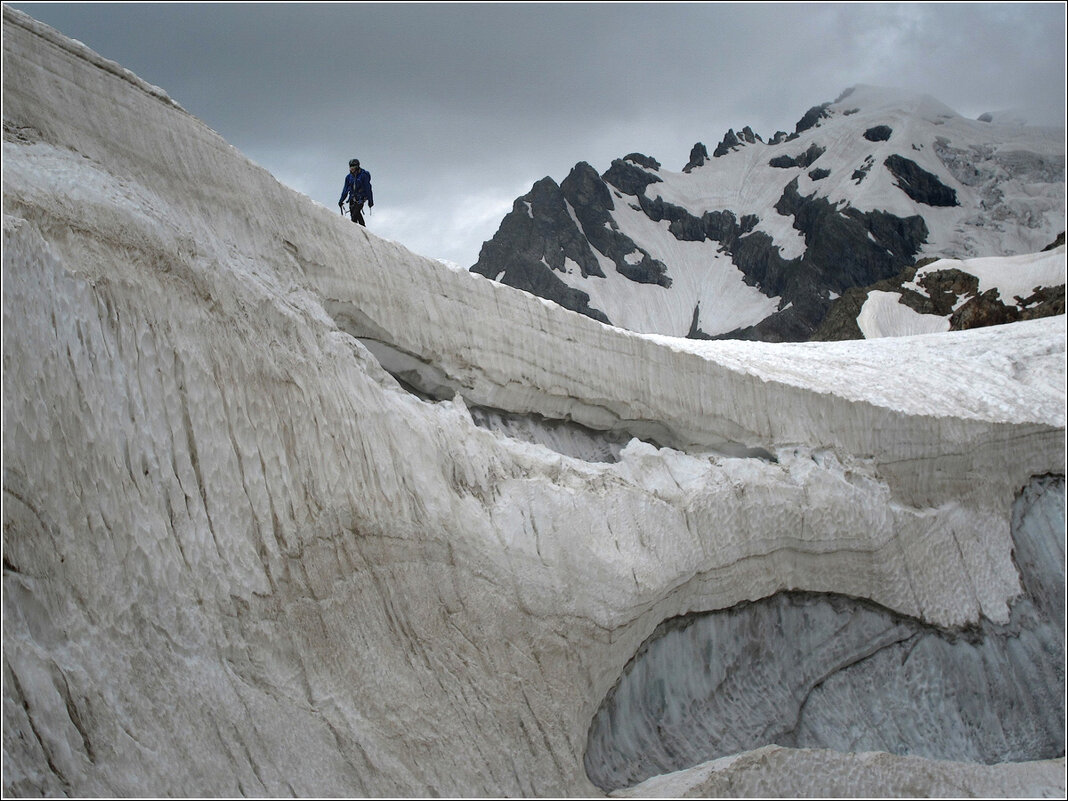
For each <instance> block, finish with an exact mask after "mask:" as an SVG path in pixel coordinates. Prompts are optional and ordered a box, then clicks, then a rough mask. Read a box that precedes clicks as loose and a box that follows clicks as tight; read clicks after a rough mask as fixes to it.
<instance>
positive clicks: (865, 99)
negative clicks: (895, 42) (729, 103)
mask: <svg viewBox="0 0 1068 801" xmlns="http://www.w3.org/2000/svg"><path fill="white" fill-rule="evenodd" d="M1002 119H1003V118H1002V117H1001V116H998V117H995V116H993V115H984V117H983V118H982V119H980V120H967V119H964V118H962V117H961V116H960V115H958V114H956V113H955V112H954V111H952V110H951V109H949V108H948V107H946V106H945V105H943V104H942V103H940V102H938V101H936V100H934V99H932V98H930V97H927V96H919V97H917V96H912V95H908V94H905V93H902V92H900V91H896V90H891V89H886V88H880V87H872V86H856V87H853V88H852V89H849V90H847V91H846V92H844V93H843V94H842V95H841V96H840V97H839V98H838V99H837V100H836V101H834V102H833V103H823V104H822V105H819V106H816V107H813V108H812V109H810V110H809V111H808V112H807V113H806V114H805V115H804V116H803V117H802V118H801V120H800V121H799V122H798V123H797V125H796V129H795V131H794V133H792V134H786V133H784V132H778V133H776V134H775V136H773V137H771V138H770V139H769V140H768V141H766V142H765V141H764V140H763V139H762V138H761V137H760V136H758V135H757V134H754V133H753V131H752V130H751V129H750V128H748V127H746V128H743V129H742V131H741V132H740V133H735V131H733V130H731V131H728V132H727V134H726V136H725V137H724V139H723V141H722V142H720V144H719V145H718V146H717V147H716V148H715V149H714V151H713V153H712V155H711V156H710V155H709V153H708V149H707V148H706V147H705V145H704V144H702V143H700V142H699V143H697V144H696V145H695V146H694V148H693V151H692V153H691V156H690V161H689V163H688V164H686V165H685V166H684V167H683V168H682V171H681V172H672V171H670V170H667V169H664V168H663V166H662V165H661V164H660V163H659V162H658V161H657V160H656V159H654V158H651V157H648V156H645V155H642V154H637V153H634V154H631V155H629V156H626V157H625V158H622V159H618V160H616V161H613V162H612V165H611V167H610V168H609V169H608V170H607V171H605V172H604V173H603V174H600V175H599V174H598V173H597V171H596V170H595V169H594V168H593V167H592V166H590V165H589V164H587V163H580V164H578V165H576V166H575V168H574V169H573V170H572V171H571V173H570V174H569V175H568V176H567V178H565V179H564V180H563V181H561V182H560V183H559V184H557V183H556V182H555V181H553V180H552V179H551V178H544V179H542V180H541V181H539V182H538V183H536V184H535V185H534V187H533V188H532V189H531V191H530V192H529V193H528V194H527V195H524V196H523V197H521V198H519V199H518V200H516V202H515V205H514V207H513V210H512V211H511V213H509V215H508V216H507V217H505V219H504V220H503V221H502V223H501V227H500V229H499V230H498V232H497V233H496V235H495V236H494V237H493V239H491V240H490V241H488V242H486V243H485V244H484V245H483V248H482V252H481V254H480V255H479V260H478V263H477V264H475V265H474V266H473V267H472V268H471V269H472V271H474V272H476V273H478V274H481V275H484V276H487V277H489V278H492V279H495V280H498V281H501V282H503V283H506V284H508V285H511V286H515V287H518V288H521V289H524V290H527V291H530V292H533V293H534V294H537V295H540V296H542V297H545V298H549V299H551V300H553V301H555V302H557V303H560V304H561V305H564V306H566V307H567V308H570V309H573V310H575V311H579V312H582V313H583V314H587V315H589V316H591V317H594V318H595V319H599V320H602V321H605V322H611V323H612V324H614V325H617V326H621V327H624V328H628V329H630V330H633V331H640V332H646V333H661V334H668V335H672V336H691V337H698V338H707V337H732V338H744V339H764V340H771V341H781V340H787V341H797V340H807V339H810V338H818V339H830V338H847V337H854V336H859V332H858V330H857V323H856V319H857V317H856V315H857V307H858V306H859V305H860V303H862V302H863V298H865V297H866V296H867V294H868V292H869V291H871V289H870V288H871V287H872V285H875V284H877V283H879V282H884V281H887V280H896V282H897V283H896V285H897V286H900V285H901V284H902V283H904V282H906V281H908V280H909V277H908V276H906V275H904V274H903V272H904V271H905V270H906V269H907V268H911V267H914V266H915V264H916V262H917V261H920V260H924V259H932V258H950V259H957V260H966V259H973V258H991V257H998V256H1020V255H1025V254H1030V253H1035V252H1038V251H1041V250H1043V249H1044V248H1046V247H1047V246H1049V245H1051V244H1052V243H1053V242H1054V241H1055V240H1056V238H1057V236H1058V235H1061V236H1062V237H1063V232H1064V228H1065V140H1064V130H1063V129H1051V128H1039V127H1032V126H1026V125H1023V124H1021V123H1018V122H1016V121H1014V120H1013V118H1011V117H1008V118H1007V121H1005V122H1002V121H1001V120H1002ZM1062 241H1063V240H1062ZM1059 263H1060V269H1059V271H1058V270H1053V271H1052V272H1050V271H1046V272H1043V274H1042V275H1041V276H1039V278H1040V279H1041V282H1040V283H1039V284H1035V285H1033V286H1028V287H1026V289H1025V290H1024V295H1023V298H1022V299H1020V300H1017V299H1016V298H1014V297H1012V296H1008V297H1006V296H1005V295H999V296H988V297H987V298H986V300H985V301H984V302H983V303H984V305H985V306H986V307H987V308H986V310H985V314H984V315H981V316H980V315H975V314H971V315H969V314H967V313H966V314H965V315H964V318H965V319H966V320H968V321H971V323H972V324H976V325H977V324H980V323H979V322H978V320H979V319H980V318H981V319H982V320H985V321H986V323H987V324H989V323H990V322H999V323H1000V322H1009V321H1012V320H1016V319H1026V318H1029V317H1037V316H1044V315H1048V314H1058V313H1063V311H1064V289H1063V286H1064V282H1065V279H1064V263H1065V262H1064V252H1063V250H1062V251H1060V262H1059ZM965 266H966V265H965ZM987 268H988V269H989V263H988V264H987ZM955 269H956V270H958V271H959V270H961V269H964V266H962V265H961V264H957V265H955ZM1005 269H1007V270H1011V269H1013V266H1012V265H1008V266H1006V268H1005ZM1057 287H1059V290H1058V289H1057ZM1040 289H1041V290H1042V292H1043V296H1042V297H1041V298H1036V299H1034V300H1032V301H1030V303H1027V302H1026V299H1028V298H1031V297H1032V296H1033V295H1035V294H1036V292H1038V290H1040ZM847 291H849V292H851V297H850V299H849V301H847V302H846V303H838V301H839V299H840V298H841V296H843V295H844V294H845V293H846V292H847ZM882 291H885V289H883V290H882ZM974 297H975V296H974V295H972V294H968V293H967V292H965V291H964V290H962V291H961V292H960V293H959V294H958V295H956V296H955V298H954V301H953V304H952V305H954V306H957V307H959V306H962V305H964V304H965V303H967V302H969V301H971V300H972V299H973V298H974ZM931 313H934V312H931ZM828 314H831V315H832V321H831V323H829V324H828V325H827V326H823V323H824V322H825V321H826V318H827V317H828ZM939 316H943V317H944V316H946V315H945V314H941V313H939ZM834 321H837V322H836V323H835V322H834ZM847 323H848V324H847ZM919 325H920V326H921V327H925V328H926V329H927V330H935V329H936V328H939V325H940V323H939V322H936V321H933V320H921V321H920V322H919ZM821 326H822V327H821ZM962 327H966V324H965V326H962ZM939 330H945V329H944V328H939Z"/></svg>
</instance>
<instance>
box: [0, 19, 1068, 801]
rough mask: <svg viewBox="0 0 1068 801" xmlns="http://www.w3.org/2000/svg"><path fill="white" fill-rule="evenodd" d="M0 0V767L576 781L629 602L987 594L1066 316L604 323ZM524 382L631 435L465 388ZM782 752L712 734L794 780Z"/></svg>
mask: <svg viewBox="0 0 1068 801" xmlns="http://www.w3.org/2000/svg"><path fill="white" fill-rule="evenodd" d="M3 14H4V17H3V19H4V71H3V80H4V153H3V156H4V158H3V161H4V187H3V193H4V194H3V209H4V247H3V252H4V256H3V292H4V298H3V331H4V390H3V392H4V443H3V447H4V476H3V486H4V504H3V506H4V508H3V514H4V554H3V557H4V560H3V565H4V587H3V591H4V653H3V658H4V734H3V742H4V779H3V781H4V789H5V793H6V794H10V795H40V794H49V795H53V794H70V795H136V794H147V795H171V794H173V795H291V794H292V795H322V796H351V795H401V796H404V795H431V794H442V795H479V794H482V795H595V794H597V793H598V792H599V791H598V788H597V787H596V786H595V785H593V784H592V783H591V782H590V780H589V778H588V777H587V775H586V770H585V766H584V755H585V752H586V744H587V735H588V731H589V726H590V722H591V720H592V719H593V718H594V715H595V713H596V711H597V709H598V707H599V705H600V704H601V702H602V700H603V699H604V698H605V696H606V695H607V693H608V692H609V690H610V689H611V687H612V686H613V685H614V684H615V683H616V681H617V680H618V678H619V676H620V675H621V673H622V671H623V669H624V666H625V665H626V664H627V662H628V661H629V660H630V659H631V657H632V656H633V655H634V654H635V652H636V651H637V649H638V648H639V646H640V645H641V644H642V643H643V642H644V641H646V640H647V639H648V637H649V636H650V635H651V634H652V633H653V631H654V630H655V629H656V628H657V626H658V625H659V624H660V623H661V622H662V621H664V620H667V619H670V618H674V617H677V616H679V615H683V614H687V613H691V612H706V611H712V610H718V609H729V608H732V607H735V606H737V605H738V604H739V603H742V602H745V601H757V600H759V599H761V598H765V597H769V596H771V595H773V594H774V593H776V592H779V591H782V590H797V591H805V592H811V593H839V594H843V595H848V596H853V597H857V598H864V599H868V600H870V601H872V602H875V603H878V604H880V605H882V606H883V607H885V608H886V609H888V610H891V611H893V612H894V613H895V614H899V615H906V616H909V617H912V618H915V619H917V620H921V621H923V622H924V623H926V624H929V625H934V626H941V627H947V628H954V627H964V626H969V625H976V624H978V623H979V622H980V621H982V620H990V621H993V622H995V623H1007V622H1008V620H1009V616H1010V604H1011V603H1012V602H1013V600H1014V599H1015V598H1016V597H1017V596H1018V595H1019V594H1020V592H1021V584H1020V580H1019V574H1018V571H1017V569H1016V567H1015V565H1014V563H1013V559H1012V541H1011V538H1010V536H1009V531H1010V517H1011V513H1010V510H1011V505H1012V501H1013V498H1014V497H1015V495H1016V494H1017V493H1018V492H1019V490H1020V488H1022V487H1023V486H1025V485H1026V484H1027V482H1028V481H1029V479H1030V477H1031V476H1032V475H1041V474H1047V473H1061V474H1063V460H1064V454H1063V437H1064V419H1063V381H1064V364H1063V361H1064V351H1065V343H1064V339H1065V337H1064V331H1063V325H1061V323H1062V322H1063V321H1056V320H1054V321H1036V322H1035V323H1034V324H1030V325H1021V326H1019V327H1016V326H1014V327H1012V328H1011V329H1005V330H1004V331H1001V332H997V333H990V332H989V331H984V332H976V333H975V334H974V335H971V334H962V335H959V336H957V337H949V336H947V337H946V338H945V340H939V342H938V345H937V346H931V347H928V348H925V347H923V346H922V343H918V342H902V343H901V344H900V345H899V348H898V349H897V350H896V351H895V350H894V349H893V345H892V344H885V343H884V344H882V345H881V346H880V347H881V348H883V349H882V350H879V351H867V352H865V353H867V354H869V356H870V354H873V353H877V354H878V357H877V358H875V357H870V358H872V359H873V360H874V361H875V362H877V363H878V364H880V365H882V368H881V369H879V370H878V371H877V375H878V378H879V380H878V381H877V382H874V383H872V382H867V381H866V380H864V381H860V382H859V383H858V382H857V381H855V380H854V379H855V378H856V375H857V366H858V364H863V363H864V358H865V357H864V356H863V354H857V353H850V352H846V351H843V350H829V351H820V350H805V349H801V350H794V351H781V350H775V349H763V348H753V349H750V350H738V349H737V346H731V345H724V346H723V347H721V348H719V349H718V350H717V349H716V348H710V349H705V350H701V351H693V350H688V349H687V348H686V347H683V346H681V345H676V344H673V343H670V342H663V341H658V340H655V339H651V338H647V337H640V336H636V335H630V334H627V333H625V332H622V331H618V330H615V329H611V328H608V327H605V326H601V325H599V324H597V323H595V322H593V321H590V320H588V319H586V318H583V317H580V316H578V315H574V314H571V313H568V312H564V311H562V310H560V309H559V308H557V307H554V306H552V305H551V304H548V303H545V302H543V301H540V300H538V299H536V298H533V297H532V296H529V295H526V294H524V293H520V292H516V291H514V290H511V289H509V288H507V287H501V286H498V285H496V284H494V283H492V282H488V281H484V280H482V279H481V278H479V277H477V276H471V275H468V274H467V273H466V272H463V271H452V270H449V269H445V268H443V267H442V266H441V265H440V264H438V263H436V262H433V261H431V260H429V259H423V258H420V257H418V256H415V255H413V254H411V253H409V252H408V251H406V250H405V249H404V248H403V247H401V246H400V245H398V244H396V243H391V242H386V241H383V240H381V239H378V238H377V237H375V236H374V235H373V233H370V232H368V231H366V230H365V229H362V228H359V227H357V226H354V225H352V223H351V222H349V221H348V220H345V219H343V218H341V217H339V215H337V214H336V213H334V212H333V211H332V210H329V209H325V208H323V207H321V206H318V205H316V204H314V203H312V202H311V201H309V200H308V199H307V198H306V197H303V196H301V195H299V194H297V193H295V192H293V191H291V190H289V189H287V188H286V187H283V186H282V185H280V184H279V183H278V182H277V181H275V180H274V179H273V178H272V177H271V176H270V175H268V174H267V173H266V172H264V171H263V170H262V169H260V168H258V167H256V166H255V165H254V164H251V163H250V162H248V161H247V160H246V159H244V158H243V157H242V156H241V155H240V154H239V153H237V152H236V151H235V150H234V149H233V148H232V147H230V146H229V145H227V144H226V143H225V142H224V141H223V140H222V139H221V138H220V137H219V136H218V135H217V134H215V133H214V132H212V131H211V130H210V129H208V128H207V127H206V126H204V125H203V124H202V123H200V122H199V121H197V120H196V119H194V118H192V117H191V116H190V115H188V114H187V113H185V112H184V111H183V110H182V109H181V108H180V107H179V106H177V105H176V104H175V103H174V102H172V101H170V100H169V99H168V98H167V97H166V96H165V95H164V94H163V93H162V91H161V90H159V89H156V88H155V87H151V86H148V85H146V84H144V83H143V82H141V81H139V80H138V79H137V78H136V77H134V76H132V75H130V74H129V73H128V72H126V71H125V70H123V69H122V68H121V67H119V66H118V65H115V64H113V63H111V62H107V61H105V60H103V59H101V58H100V57H99V56H97V55H95V54H93V53H92V52H90V51H88V50H87V49H86V48H84V47H82V46H80V45H78V44H77V43H73V42H71V41H69V40H66V39H64V38H63V37H61V36H59V35H58V34H56V33H55V32H53V31H51V30H50V29H48V28H46V27H44V26H42V25H39V24H38V23H36V22H34V21H33V20H31V19H29V18H28V17H26V16H25V15H23V14H20V13H18V12H16V11H13V10H11V9H9V8H7V7H5V8H4V11H3ZM368 346H371V347H368ZM732 348H733V349H732ZM947 354H948V355H947ZM952 354H957V355H958V357H959V359H958V360H954V359H953V358H952ZM906 355H907V356H908V358H905V356H906ZM858 356H859V361H858ZM806 364H807V365H808V368H806V369H799V366H800V365H806ZM383 365H384V366H385V367H387V368H389V369H390V370H391V371H395V372H398V374H400V373H402V372H404V373H406V374H408V375H409V377H411V376H418V377H419V381H420V382H421V383H423V384H424V387H426V388H433V389H434V392H433V393H430V394H429V395H427V398H428V399H425V400H424V399H420V398H419V397H417V396H416V395H414V394H412V393H411V392H409V391H407V390H406V389H404V388H403V387H402V386H401V385H400V384H399V383H398V382H397V381H396V380H395V379H394V378H393V377H392V376H391V375H390V373H389V372H387V370H386V369H383ZM934 374H941V375H943V376H946V378H945V380H946V381H947V382H949V381H953V380H954V379H955V378H956V379H959V381H958V386H957V389H956V390H955V392H954V393H953V394H949V393H932V394H925V393H915V392H910V391H909V389H910V387H913V386H915V385H916V382H920V383H921V384H922V383H923V381H924V380H928V379H926V377H927V376H930V375H934ZM865 384H868V385H869V387H868V388H867V389H864V385H865ZM943 386H944V385H943ZM958 392H959V395H958V394H957V393H958ZM450 396H451V397H450ZM433 398H437V399H438V400H434V399H433ZM445 398H447V399H445ZM469 408H470V409H472V410H474V412H475V413H474V415H473V414H472V412H471V411H469ZM487 410H488V411H487ZM527 414H536V415H538V416H539V417H540V418H542V419H544V420H547V421H562V422H574V423H578V424H581V425H582V426H584V427H585V428H586V429H590V430H595V431H604V432H607V433H606V435H605V438H606V440H608V441H615V440H616V439H618V438H619V437H623V438H625V439H626V440H629V441H628V444H627V445H626V447H624V448H622V450H618V451H615V452H613V453H612V457H613V458H615V459H617V461H596V460H591V459H587V458H572V457H569V456H565V455H562V454H560V453H558V452H556V451H553V450H551V449H548V448H545V447H542V446H539V445H536V444H530V443H526V442H522V441H519V440H518V439H516V438H514V437H508V436H503V435H502V434H500V433H498V432H496V431H494V430H490V429H488V428H485V427H482V426H479V425H477V424H476V422H475V420H474V419H473V416H474V417H483V416H485V415H489V416H495V415H498V416H501V419H511V420H514V419H515V418H514V417H508V416H514V415H527ZM631 437H645V438H646V441H642V440H640V439H630V438H631ZM651 443H656V444H655V445H654V444H651ZM795 753H796V754H797V755H798V758H797V759H794V757H793V756H790V757H788V758H784V759H780V760H779V761H777V762H775V761H774V760H773V761H772V762H769V763H768V766H767V767H766V768H765V769H761V768H759V767H758V768H753V763H752V762H746V763H745V768H744V770H745V771H746V775H747V776H752V775H754V774H753V771H754V770H756V771H757V773H759V774H760V775H761V777H762V779H761V780H762V781H765V782H766V783H767V784H766V786H767V787H770V788H775V787H778V788H780V791H781V792H784V793H789V792H791V790H790V788H791V787H792V786H793V784H794V782H795V780H796V777H797V776H798V775H801V774H805V773H807V768H805V767H804V766H805V764H806V760H819V759H821V758H822V757H819V756H818V755H817V756H810V757H806V756H805V754H806V752H803V751H797V752H795ZM821 753H823V752H817V754H821ZM886 759H888V760H890V761H891V764H893V765H904V766H905V767H902V768H900V769H897V768H895V769H893V770H891V771H890V775H892V776H894V777H896V778H893V779H891V780H890V781H891V782H897V783H898V784H897V785H895V786H899V787H903V788H904V787H910V786H911V785H910V784H909V782H910V781H911V779H910V778H909V776H911V775H914V771H912V770H911V768H912V765H913V763H911V762H908V763H902V762H894V760H895V759H901V758H900V757H893V756H890V755H888V756H887V757H886ZM773 763H774V764H773ZM924 764H925V765H929V770H930V771H931V775H932V778H931V780H930V786H932V787H933V786H937V782H938V781H939V779H938V778H937V777H939V776H941V777H944V776H948V775H950V773H951V772H953V771H959V770H967V768H963V769H962V768H959V767H954V766H943V765H940V764H937V763H924ZM1054 764H1055V765H1056V764H1058V763H1054ZM1059 764H1060V767H1061V768H1062V769H1063V763H1059ZM883 765H884V766H885V763H883ZM741 769H742V768H739V770H741ZM717 770H719V771H721V772H720V773H719V774H718V775H720V776H724V775H730V773H731V771H732V770H733V769H732V768H730V767H729V766H726V767H723V766H721V767H719V768H717ZM849 770H850V771H851V774H850V775H852V776H853V778H850V776H849V775H836V776H834V777H831V776H828V778H827V780H828V782H831V781H832V780H833V781H838V782H845V783H849V782H851V781H852V782H854V784H855V785H856V786H858V787H859V786H863V783H864V782H865V781H870V780H871V778H872V776H873V775H875V774H874V773H872V772H870V771H869V772H868V773H865V772H864V769H863V768H862V769H859V770H857V769H856V768H855V766H853V767H850V769H849ZM880 770H882V768H880ZM1049 770H1050V768H1049V764H1048V763H1039V764H1030V766H1029V767H1028V766H1023V767H1021V766H1015V765H1013V766H1007V767H1005V768H1004V769H998V768H991V769H989V770H985V771H983V772H978V773H972V774H968V775H969V776H971V777H972V779H970V780H969V781H973V782H974V783H973V784H972V785H970V786H975V787H979V788H981V789H983V790H985V791H987V792H998V791H999V790H1001V789H1004V788H1006V787H1019V786H1021V785H1020V782H1023V786H1028V787H1032V788H1041V787H1045V786H1047V785H1048V777H1049ZM879 775H882V774H879ZM1021 777H1023V778H1021ZM1028 777H1030V778H1028ZM1029 781H1030V784H1028V782H1029ZM1060 788H1061V792H1062V793H1063V782H1062V783H1061V785H1060Z"/></svg>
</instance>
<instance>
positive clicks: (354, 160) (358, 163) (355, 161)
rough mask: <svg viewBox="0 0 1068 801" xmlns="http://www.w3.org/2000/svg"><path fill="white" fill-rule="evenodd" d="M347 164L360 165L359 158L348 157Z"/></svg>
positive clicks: (351, 165)
mask: <svg viewBox="0 0 1068 801" xmlns="http://www.w3.org/2000/svg"><path fill="white" fill-rule="evenodd" d="M349 166H350V167H359V166H360V160H359V159H349Z"/></svg>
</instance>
